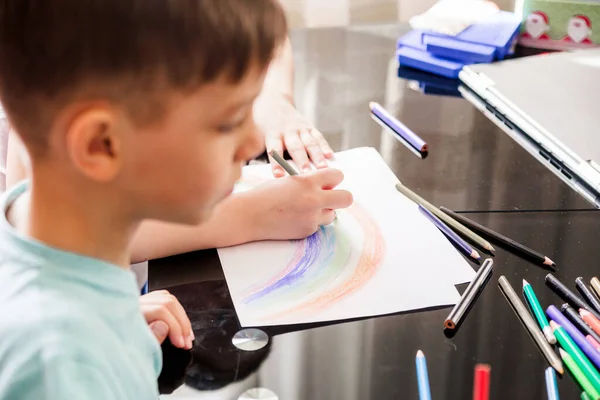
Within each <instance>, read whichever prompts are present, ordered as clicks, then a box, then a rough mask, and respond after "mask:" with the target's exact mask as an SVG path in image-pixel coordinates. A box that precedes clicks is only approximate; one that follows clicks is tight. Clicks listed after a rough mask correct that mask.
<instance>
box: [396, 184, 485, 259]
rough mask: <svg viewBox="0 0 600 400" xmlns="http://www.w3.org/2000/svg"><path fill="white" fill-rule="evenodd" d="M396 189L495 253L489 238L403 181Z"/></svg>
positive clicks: (471, 239)
mask: <svg viewBox="0 0 600 400" xmlns="http://www.w3.org/2000/svg"><path fill="white" fill-rule="evenodd" d="M396 190H397V191H399V192H400V193H402V194H403V195H405V196H406V197H408V198H409V199H411V200H412V201H414V202H415V203H417V204H419V205H421V206H423V207H425V208H426V209H427V210H429V211H430V212H431V213H433V214H434V215H435V216H436V217H438V218H439V219H441V220H442V221H444V223H446V224H448V225H449V226H450V227H451V228H452V229H454V230H455V231H457V232H458V233H460V234H462V236H464V237H466V238H467V239H469V240H470V241H471V242H473V243H475V244H477V245H478V246H479V247H481V248H483V249H484V250H487V251H488V252H492V254H493V252H494V250H495V249H494V248H493V247H492V245H491V244H490V243H489V242H488V241H487V240H485V239H484V238H482V237H481V236H479V235H477V234H475V233H473V232H471V231H470V230H469V229H467V228H466V227H464V226H463V225H461V224H460V223H458V222H457V221H455V220H454V219H452V218H450V217H449V216H448V215H446V214H444V213H443V212H441V211H440V210H439V209H438V208H437V207H436V206H434V205H433V204H431V203H430V202H428V201H427V200H425V199H424V198H422V197H421V196H419V195H418V194H416V193H415V192H413V191H412V190H410V189H409V188H407V187H406V186H404V185H403V184H402V183H400V182H398V183H397V184H396Z"/></svg>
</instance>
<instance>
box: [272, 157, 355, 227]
mask: <svg viewBox="0 0 600 400" xmlns="http://www.w3.org/2000/svg"><path fill="white" fill-rule="evenodd" d="M269 155H270V156H271V157H272V158H273V160H274V161H275V162H276V163H277V164H279V165H280V166H281V167H282V168H283V169H284V170H285V171H286V172H287V173H288V175H290V176H293V177H297V180H298V182H299V185H305V186H307V187H305V188H301V187H298V193H296V195H297V196H303V195H306V202H307V203H311V202H313V200H315V199H314V198H313V197H314V196H308V195H307V194H308V193H310V192H312V191H314V190H313V189H315V185H317V189H318V190H319V196H317V197H319V198H321V199H322V200H324V201H325V200H326V202H325V203H323V205H324V207H323V208H322V213H323V217H324V221H325V222H323V223H321V225H328V224H329V223H331V222H332V221H333V220H334V219H335V218H336V217H337V214H336V212H335V210H336V209H342V208H347V207H350V206H351V205H352V203H353V198H352V193H350V192H349V191H347V190H341V189H335V188H336V187H337V186H338V185H339V184H340V183H342V181H343V179H344V174H343V173H342V171H340V170H338V169H334V168H325V169H321V170H317V171H311V172H309V173H305V174H303V175H300V174H299V173H298V172H297V171H296V169H295V168H294V167H293V166H292V165H291V164H290V163H288V162H287V161H286V160H284V159H283V157H281V155H280V154H279V153H277V152H276V151H275V150H273V151H271V152H270V153H269ZM307 205H310V204H307ZM328 216H331V217H332V218H327V217H328ZM329 219H331V220H330V221H329V222H326V221H327V220H329Z"/></svg>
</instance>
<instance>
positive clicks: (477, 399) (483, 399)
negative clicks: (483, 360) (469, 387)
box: [473, 364, 492, 400]
mask: <svg viewBox="0 0 600 400" xmlns="http://www.w3.org/2000/svg"><path fill="white" fill-rule="evenodd" d="M491 371H492V367H491V366H489V365H488V364H477V365H476V366H475V382H474V383H473V400H489V398H490V373H491Z"/></svg>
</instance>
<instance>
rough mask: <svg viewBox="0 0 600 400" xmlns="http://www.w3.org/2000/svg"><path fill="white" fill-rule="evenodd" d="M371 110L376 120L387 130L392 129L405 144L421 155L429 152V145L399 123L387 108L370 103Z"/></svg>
mask: <svg viewBox="0 0 600 400" xmlns="http://www.w3.org/2000/svg"><path fill="white" fill-rule="evenodd" d="M369 109H370V110H371V114H372V115H373V116H374V117H375V120H376V121H377V122H379V123H380V124H381V125H384V126H385V127H386V128H388V129H391V130H392V132H394V133H395V134H396V135H398V136H399V137H400V138H401V139H402V140H403V142H405V143H406V144H408V145H409V146H410V147H412V148H413V149H414V150H416V151H418V152H419V153H425V152H427V151H428V150H429V146H428V145H427V143H426V142H425V141H424V140H423V139H421V138H420V137H419V136H417V134H416V133H414V132H413V131H412V130H410V129H409V128H408V127H407V126H406V125H404V124H403V123H402V122H400V121H398V119H397V118H395V117H394V116H393V115H391V114H390V113H389V112H388V111H387V110H386V109H385V108H383V107H382V106H381V105H380V104H378V103H375V102H373V101H372V102H370V103H369Z"/></svg>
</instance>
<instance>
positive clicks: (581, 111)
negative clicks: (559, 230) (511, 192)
mask: <svg viewBox="0 0 600 400" xmlns="http://www.w3.org/2000/svg"><path fill="white" fill-rule="evenodd" d="M459 78H460V80H461V81H462V83H463V85H461V87H460V88H459V90H460V92H461V93H462V94H463V96H464V97H465V98H466V99H467V100H469V101H470V102H471V103H473V104H474V105H475V106H476V107H477V108H478V109H480V110H481V111H482V112H483V113H484V114H485V115H486V116H487V117H488V118H490V119H491V120H492V121H494V123H496V125H498V126H499V127H500V128H502V129H503V130H504V131H505V132H506V133H507V134H508V135H510V137H512V138H513V139H514V140H515V141H516V142H518V143H519V144H520V145H521V146H523V147H524V148H525V149H526V150H527V151H528V152H529V153H531V154H532V155H533V156H534V157H535V158H536V159H538V160H539V161H540V162H542V163H544V164H545V165H547V166H548V167H549V168H550V169H551V170H552V171H553V172H554V173H555V174H556V175H557V176H558V177H559V178H561V179H562V180H563V181H564V182H566V183H567V184H568V185H569V186H571V187H572V188H573V189H574V190H576V191H577V192H579V193H580V194H581V195H583V196H584V197H585V198H586V199H587V200H588V201H589V202H590V203H592V204H593V205H595V206H596V207H597V208H600V49H592V50H578V51H574V52H569V53H552V54H543V55H538V56H531V57H525V58H518V59H512V60H506V61H503V62H498V63H494V64H476V65H470V66H466V67H464V68H463V70H462V71H461V72H460V74H459Z"/></svg>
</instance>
